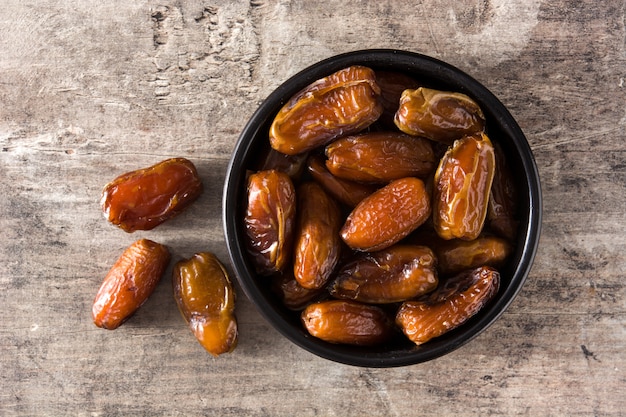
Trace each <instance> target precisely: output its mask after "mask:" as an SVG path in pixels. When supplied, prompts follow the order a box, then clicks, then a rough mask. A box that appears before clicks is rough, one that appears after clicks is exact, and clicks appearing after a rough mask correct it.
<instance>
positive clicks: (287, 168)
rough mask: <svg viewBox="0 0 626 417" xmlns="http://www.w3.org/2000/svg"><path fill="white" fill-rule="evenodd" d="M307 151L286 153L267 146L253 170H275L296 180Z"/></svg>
mask: <svg viewBox="0 0 626 417" xmlns="http://www.w3.org/2000/svg"><path fill="white" fill-rule="evenodd" d="M307 156H308V154H307V153H301V154H298V155H286V154H284V153H280V152H278V151H276V150H274V149H272V148H268V149H267V152H266V153H265V155H264V156H263V157H262V158H261V163H260V164H259V167H258V169H256V170H255V171H269V170H272V169H273V170H276V171H281V172H284V173H285V174H287V175H289V178H291V180H292V181H293V182H294V183H295V182H298V180H299V179H300V177H301V176H302V173H303V172H304V169H305V167H306V161H307Z"/></svg>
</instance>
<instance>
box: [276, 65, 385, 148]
mask: <svg viewBox="0 0 626 417" xmlns="http://www.w3.org/2000/svg"><path fill="white" fill-rule="evenodd" d="M379 98H380V87H379V86H378V84H376V77H375V74H374V71H372V70H371V69H370V68H367V67H362V66H352V67H348V68H345V69H342V70H340V71H337V72H335V73H334V74H331V75H329V76H328V77H325V78H322V79H320V80H318V81H316V82H314V83H313V84H311V85H309V86H308V87H306V88H305V89H304V90H302V91H301V92H299V93H298V94H296V95H295V96H294V97H292V98H291V99H290V100H289V101H288V102H287V103H286V104H285V105H284V106H283V108H282V109H281V110H280V111H279V112H278V114H277V115H276V117H275V119H274V121H273V122H272V125H271V127H270V133H269V135H270V144H271V146H272V148H273V149H275V150H277V151H279V152H282V153H285V154H288V155H295V154H299V153H303V152H306V151H309V150H311V149H313V148H317V147H318V146H322V145H325V144H327V143H328V142H330V141H332V140H334V139H336V138H338V137H340V136H344V135H349V134H353V133H356V132H359V131H360V130H363V129H365V128H366V127H368V126H369V125H370V124H372V123H373V122H375V121H376V120H377V119H378V118H379V116H380V115H381V113H382V110H383V108H382V104H381V102H380V99H379Z"/></svg>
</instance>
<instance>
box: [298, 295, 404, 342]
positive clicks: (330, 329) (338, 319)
mask: <svg viewBox="0 0 626 417" xmlns="http://www.w3.org/2000/svg"><path fill="white" fill-rule="evenodd" d="M300 317H301V320H302V323H303V324H304V327H305V328H306V330H307V331H308V332H309V333H310V334H311V335H312V336H314V337H317V338H319V339H322V340H324V341H326V342H329V343H343V344H348V345H376V344H380V343H383V342H385V341H386V340H388V339H389V338H390V337H391V336H392V334H393V324H392V322H391V320H390V318H389V317H388V316H387V314H386V313H385V312H384V311H383V310H382V309H381V308H380V307H376V306H372V305H367V304H361V303H357V302H355V301H348V300H329V301H320V302H317V303H313V304H310V305H309V306H307V308H305V309H304V311H302V314H301V316H300Z"/></svg>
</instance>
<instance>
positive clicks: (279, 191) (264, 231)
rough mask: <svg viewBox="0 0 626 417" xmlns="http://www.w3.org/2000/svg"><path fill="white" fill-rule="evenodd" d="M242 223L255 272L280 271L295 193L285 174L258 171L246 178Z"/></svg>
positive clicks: (289, 241) (288, 254)
mask: <svg viewBox="0 0 626 417" xmlns="http://www.w3.org/2000/svg"><path fill="white" fill-rule="evenodd" d="M247 191H248V193H247V197H248V202H247V209H246V215H245V217H244V225H245V228H246V236H247V247H248V252H249V253H250V255H251V256H252V259H253V261H254V264H255V267H256V270H257V272H258V273H259V274H262V275H269V274H272V273H274V272H276V271H281V270H282V269H284V268H285V266H286V265H287V264H288V263H289V262H290V260H291V254H292V247H291V246H292V243H293V236H294V228H295V221H296V192H295V188H294V185H293V182H292V181H291V179H290V178H289V176H288V175H287V174H285V173H284V172H279V171H275V170H269V171H260V172H257V173H254V174H252V175H250V176H249V177H248V190H247Z"/></svg>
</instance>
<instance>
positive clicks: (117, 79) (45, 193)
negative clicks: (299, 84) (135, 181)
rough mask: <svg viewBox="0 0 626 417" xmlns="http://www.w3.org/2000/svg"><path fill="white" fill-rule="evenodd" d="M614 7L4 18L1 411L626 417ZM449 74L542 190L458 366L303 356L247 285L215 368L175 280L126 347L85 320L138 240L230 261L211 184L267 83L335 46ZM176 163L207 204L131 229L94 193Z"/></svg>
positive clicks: (449, 5)
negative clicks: (483, 97)
mask: <svg viewBox="0 0 626 417" xmlns="http://www.w3.org/2000/svg"><path fill="white" fill-rule="evenodd" d="M624 14H625V4H624V1H623V0H605V1H601V2H598V1H596V0H586V1H567V0H555V1H547V0H524V1H510V0H467V1H462V2H459V1H457V0H424V1H418V2H409V1H406V2H402V1H393V0H387V1H384V0H383V1H371V2H367V1H355V0H348V1H338V0H332V1H328V2H314V1H306V0H302V1H288V0H281V1H266V0H252V1H250V2H233V1H226V0H222V1H212V2H209V1H206V2H201V1H192V0H177V1H161V2H157V1H155V2H136V1H107V2H95V1H94V2H92V1H85V0H79V1H76V0H74V1H69V0H58V1H48V0H43V1H29V2H25V1H22V0H8V1H5V2H3V7H2V12H1V13H0V230H1V231H2V233H0V317H1V320H0V414H1V415H3V416H13V415H94V416H95V415H107V416H112V415H124V416H130V415H145V416H154V415H237V416H240V415H248V416H262V415H263V416H264V415H271V416H293V415H298V416H313V415H337V416H352V415H354V416H357V415H364V414H369V415H384V416H400V415H423V416H443V415H464V416H474V415H507V416H512V415H529V416H538V415H560V416H618V415H624V413H625V411H624V410H626V397H625V396H624V392H625V391H626V330H625V328H626V308H625V307H626V305H625V303H626V297H625V284H624V273H625V271H626V255H625V254H626V192H625V191H626V190H625V187H626V132H625V124H626V105H625V104H626V100H625V99H626V94H625V92H626V85H625V81H624V79H625V78H626V65H625V64H626V47H625V39H626V32H625V29H624ZM371 47H386V48H401V49H406V50H411V51H416V52H422V53H426V54H429V55H432V56H434V57H437V58H441V59H444V60H446V61H448V62H450V63H452V64H453V65H456V66H458V67H460V68H461V69H463V70H465V71H467V72H469V73H470V74H472V75H473V76H475V77H476V78H477V79H478V80H480V81H481V82H483V83H484V84H485V85H486V86H488V87H489V88H490V89H492V91H493V92H494V93H495V94H496V95H497V96H498V97H500V98H501V100H502V101H503V102H504V103H505V104H506V105H507V106H509V108H510V110H511V112H512V113H513V115H514V116H515V117H516V118H517V120H518V121H519V123H520V125H521V127H522V128H523V130H524V131H525V133H526V135H527V137H528V140H529V142H530V144H531V146H532V149H533V151H534V152H535V155H536V159H537V164H538V166H539V171H540V174H541V180H542V186H543V193H544V225H543V232H542V238H541V244H540V248H539V252H538V255H537V258H536V262H535V265H534V267H533V270H532V273H531V274H530V277H529V279H528V281H527V284H526V286H525V287H524V289H523V290H522V292H521V293H520V295H519V296H518V298H516V300H515V301H514V303H513V304H512V305H511V307H510V309H509V310H508V311H507V312H506V313H505V314H504V315H503V317H502V318H501V319H500V320H499V321H498V322H497V323H495V324H494V325H493V326H492V327H490V328H489V329H488V330H487V331H486V332H485V333H484V334H482V335H481V336H479V337H478V338H477V339H475V340H474V341H472V342H471V343H470V344H468V345H466V346H464V347H463V348H461V349H459V350H457V351H455V352H454V353H452V354H450V355H448V356H446V357H444V358H441V359H438V360H435V361H432V362H429V363H426V364H422V365H415V366H409V367H403V368H397V369H364V368H356V367H350V366H343V365H339V364H335V363H332V362H329V361H326V360H322V359H319V358H317V357H315V356H313V355H311V354H309V353H308V352H305V351H303V350H301V349H299V348H297V347H295V346H294V345H292V344H291V343H290V342H288V341H286V340H285V339H283V338H281V337H280V336H279V334H278V333H277V332H276V331H274V330H273V329H272V328H270V326H269V325H268V324H267V323H266V322H265V321H264V320H263V319H262V318H261V317H260V316H259V314H258V313H257V312H256V311H255V310H254V308H253V307H252V305H251V304H250V303H249V302H248V300H247V299H246V298H245V297H244V296H243V294H240V297H239V303H238V306H237V313H238V317H239V323H240V344H239V347H238V348H237V349H236V350H235V352H234V353H232V354H230V355H226V356H223V357H220V358H219V359H212V358H211V357H209V355H207V354H206V353H205V352H204V351H203V350H202V348H201V347H200V345H199V344H198V343H196V341H195V339H194V338H193V337H192V335H191V334H190V332H189V331H188V330H187V328H186V327H185V325H184V323H183V321H182V318H181V317H180V315H179V313H178V311H177V310H176V306H175V303H174V301H173V299H172V296H171V287H170V284H169V281H168V280H167V279H166V280H163V282H162V283H161V284H160V286H159V287H158V289H157V291H156V293H155V294H154V295H153V297H152V298H151V299H150V300H149V301H148V303H147V304H146V305H145V306H144V307H143V308H142V309H141V310H140V311H139V312H138V313H137V314H136V316H134V317H133V318H132V320H130V321H129V322H127V323H126V324H125V325H124V326H122V327H121V328H120V329H118V330H116V331H115V332H109V331H104V330H101V329H97V328H96V327H95V326H94V325H93V324H92V323H91V319H90V307H91V303H92V300H93V296H94V294H95V291H96V290H97V288H98V286H99V284H100V281H101V279H102V277H103V276H104V274H105V273H106V271H107V270H108V268H109V267H110V265H111V264H112V262H113V261H114V260H115V259H116V258H117V256H118V255H119V253H121V251H122V250H123V249H124V248H125V247H126V246H127V245H128V244H130V243H131V242H132V241H133V240H135V239H136V238H138V237H140V236H142V237H144V236H145V237H150V238H153V239H155V240H158V241H161V242H163V243H165V244H167V245H169V246H170V248H172V251H173V252H174V256H175V258H180V257H182V256H189V255H191V254H193V253H194V252H196V251H199V250H209V251H213V252H215V253H216V254H217V255H218V256H219V257H220V258H221V259H222V260H223V261H224V262H226V261H227V253H226V248H225V244H224V238H223V233H222V222H221V217H220V210H221V192H222V182H223V179H224V173H225V169H226V165H227V162H228V159H229V156H230V152H231V150H232V149H233V146H234V144H235V141H236V139H237V137H238V132H239V131H240V130H241V128H242V127H243V126H244V124H245V122H246V120H247V118H248V117H249V116H250V115H251V114H252V112H253V111H254V109H255V108H256V106H257V105H258V104H259V103H260V102H261V101H262V100H263V98H264V97H265V96H267V94H269V93H270V92H271V91H272V89H273V88H274V87H276V86H277V85H278V84H279V83H280V82H282V81H283V80H285V79H286V78H287V77H289V76H291V75H292V74H294V73H295V72H296V71H298V70H300V69H303V68H304V67H306V66H307V65H309V64H312V63H314V62H315V61H317V60H320V59H322V58H326V57H329V56H331V55H334V54H336V53H341V52H346V51H350V50H355V49H362V48H371ZM170 156H184V157H187V158H190V159H191V160H192V161H194V162H195V163H196V164H197V166H198V168H199V171H200V174H201V176H202V178H203V181H204V183H205V186H206V190H205V193H204V195H203V196H202V198H201V199H200V200H199V201H198V202H197V203H196V204H194V205H193V206H192V207H191V208H190V209H189V210H188V211H187V212H185V213H184V214H183V215H181V216H180V217H178V218H176V219H175V220H173V221H171V222H169V223H167V224H164V225H162V226H161V227H159V228H157V229H155V230H153V231H151V232H138V233H136V234H134V235H128V234H126V233H124V232H122V231H120V230H119V229H116V228H114V227H112V226H110V225H109V224H107V223H106V222H105V221H104V219H103V218H102V215H101V213H100V208H99V202H98V200H99V195H100V191H101V188H102V186H103V185H104V184H105V183H106V182H107V181H108V180H110V179H112V178H113V177H115V176H116V175H118V174H120V173H122V172H125V171H128V170H131V169H135V168H139V167H143V166H147V165H150V164H152V163H154V162H157V161H159V160H161V159H164V158H166V157H170Z"/></svg>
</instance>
